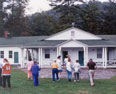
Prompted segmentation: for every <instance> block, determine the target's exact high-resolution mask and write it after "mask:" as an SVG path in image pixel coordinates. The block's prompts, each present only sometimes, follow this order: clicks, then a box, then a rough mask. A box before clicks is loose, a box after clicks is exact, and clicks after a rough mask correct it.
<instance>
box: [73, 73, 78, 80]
mask: <svg viewBox="0 0 116 94" xmlns="http://www.w3.org/2000/svg"><path fill="white" fill-rule="evenodd" d="M74 80H76V81H77V80H79V73H78V72H77V73H74Z"/></svg>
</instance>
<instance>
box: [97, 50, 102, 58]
mask: <svg viewBox="0 0 116 94" xmlns="http://www.w3.org/2000/svg"><path fill="white" fill-rule="evenodd" d="M97 58H102V48H98V49H97Z"/></svg>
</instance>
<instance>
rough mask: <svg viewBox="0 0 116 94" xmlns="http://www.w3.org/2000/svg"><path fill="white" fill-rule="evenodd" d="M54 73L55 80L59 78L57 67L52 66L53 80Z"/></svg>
mask: <svg viewBox="0 0 116 94" xmlns="http://www.w3.org/2000/svg"><path fill="white" fill-rule="evenodd" d="M55 74H56V78H57V80H58V79H59V77H58V69H57V68H53V69H52V80H53V81H55Z"/></svg>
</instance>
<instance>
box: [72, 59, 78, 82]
mask: <svg viewBox="0 0 116 94" xmlns="http://www.w3.org/2000/svg"><path fill="white" fill-rule="evenodd" d="M73 68H74V82H76V81H79V73H80V64H79V61H78V60H76V62H75V63H74V65H73Z"/></svg>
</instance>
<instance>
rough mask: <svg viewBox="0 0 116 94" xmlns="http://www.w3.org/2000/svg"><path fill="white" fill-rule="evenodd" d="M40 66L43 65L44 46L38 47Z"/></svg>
mask: <svg viewBox="0 0 116 94" xmlns="http://www.w3.org/2000/svg"><path fill="white" fill-rule="evenodd" d="M38 58H39V60H38V61H39V66H40V67H41V66H42V48H39V49H38Z"/></svg>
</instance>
